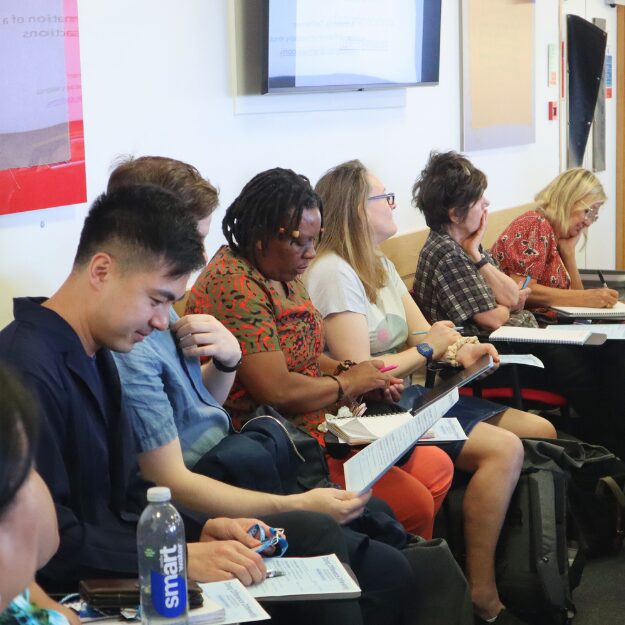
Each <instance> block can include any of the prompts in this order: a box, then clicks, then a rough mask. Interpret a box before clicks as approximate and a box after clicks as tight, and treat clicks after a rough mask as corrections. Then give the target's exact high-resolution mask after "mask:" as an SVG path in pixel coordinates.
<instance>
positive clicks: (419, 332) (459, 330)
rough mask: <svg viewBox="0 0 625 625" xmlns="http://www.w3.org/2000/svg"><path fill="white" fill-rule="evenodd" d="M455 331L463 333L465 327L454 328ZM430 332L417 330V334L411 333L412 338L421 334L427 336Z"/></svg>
mask: <svg viewBox="0 0 625 625" xmlns="http://www.w3.org/2000/svg"><path fill="white" fill-rule="evenodd" d="M454 330H455V331H456V332H462V331H463V330H464V326H454ZM428 332H429V330H416V331H415V332H411V333H410V334H411V335H412V336H419V334H427V333H428Z"/></svg>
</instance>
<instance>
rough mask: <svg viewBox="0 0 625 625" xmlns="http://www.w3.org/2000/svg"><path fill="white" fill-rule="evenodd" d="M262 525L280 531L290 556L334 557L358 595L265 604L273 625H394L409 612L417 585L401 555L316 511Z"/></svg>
mask: <svg viewBox="0 0 625 625" xmlns="http://www.w3.org/2000/svg"><path fill="white" fill-rule="evenodd" d="M262 520H263V521H264V522H265V523H267V524H268V525H270V526H273V527H283V528H284V529H285V530H286V535H287V540H288V541H289V549H288V552H287V554H288V555H289V556H316V555H325V554H328V553H335V554H336V555H337V557H338V559H339V560H340V561H341V562H344V563H346V564H349V566H350V567H351V568H352V570H353V571H354V573H355V575H356V577H357V579H358V583H359V585H360V588H361V589H362V596H361V597H360V599H358V600H350V599H345V600H335V601H293V602H290V603H286V604H283V603H275V604H267V605H265V606H264V607H265V608H266V609H267V611H268V612H270V614H271V617H272V622H274V623H276V622H277V623H280V624H282V623H285V624H287V623H289V624H294V623H297V624H298V625H307V624H310V625H324V624H327V625H338V624H341V625H343V624H345V625H348V624H349V625H351V624H360V623H362V624H363V625H395V624H399V623H402V622H403V620H402V619H403V618H404V615H405V614H406V613H407V612H409V611H410V609H409V606H410V601H411V600H412V597H413V596H414V591H415V589H416V580H415V578H414V575H413V573H412V570H411V568H410V566H409V564H408V561H407V560H406V558H405V557H404V556H403V555H402V553H401V551H399V550H398V549H396V548H395V547H391V546H390V545H387V544H385V543H382V542H379V541H376V540H371V539H370V538H369V537H368V536H366V535H365V534H362V533H360V532H357V531H355V530H353V529H351V528H349V527H345V526H340V525H339V524H338V523H336V521H334V520H333V519H332V518H331V517H330V516H328V515H326V514H321V513H317V512H283V513H278V514H272V515H266V516H263V517H262Z"/></svg>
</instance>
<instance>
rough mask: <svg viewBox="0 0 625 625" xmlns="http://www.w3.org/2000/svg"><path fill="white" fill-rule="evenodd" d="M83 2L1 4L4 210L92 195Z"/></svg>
mask: <svg viewBox="0 0 625 625" xmlns="http://www.w3.org/2000/svg"><path fill="white" fill-rule="evenodd" d="M76 4H77V0H4V1H3V2H2V5H1V6H0V58H1V59H2V63H0V84H2V87H3V94H2V98H0V214H6V213H16V212H21V211H28V210H34V209H39V208H49V207H51V206H62V205H67V204H76V203H79V202H84V201H85V200H86V199H87V193H86V182H85V158H84V141H83V123H82V95H81V84H80V58H79V48H78V13H77V6H76Z"/></svg>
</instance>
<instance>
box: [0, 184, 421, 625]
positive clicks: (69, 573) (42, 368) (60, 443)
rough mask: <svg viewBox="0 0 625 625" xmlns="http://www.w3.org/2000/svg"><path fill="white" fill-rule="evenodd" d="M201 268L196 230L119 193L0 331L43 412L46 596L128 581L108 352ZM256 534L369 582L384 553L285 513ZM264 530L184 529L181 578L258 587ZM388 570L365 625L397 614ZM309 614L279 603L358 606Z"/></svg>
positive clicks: (136, 503) (131, 444) (126, 488)
mask: <svg viewBox="0 0 625 625" xmlns="http://www.w3.org/2000/svg"><path fill="white" fill-rule="evenodd" d="M203 264H204V247H203V243H202V237H201V235H200V234H199V233H198V229H197V223H196V220H195V219H193V218H192V217H191V216H189V215H187V214H186V213H185V211H184V210H183V205H182V204H181V200H180V199H179V198H178V197H177V196H175V195H173V194H171V193H170V192H168V191H166V190H164V189H161V188H158V187H155V186H149V185H147V186H132V187H127V188H120V189H118V190H116V191H113V192H111V193H109V194H103V195H102V196H100V197H99V198H98V199H97V200H96V201H95V203H94V205H93V206H92V208H91V210H90V212H89V215H88V216H87V219H86V221H85V224H84V227H83V230H82V233H81V238H80V243H79V246H78V251H77V254H76V258H75V261H74V266H73V269H72V272H71V273H70V275H69V276H68V278H67V279H66V280H65V282H64V283H63V284H62V285H61V287H60V288H59V290H58V291H57V292H56V293H55V294H54V295H53V296H52V297H50V298H49V299H45V298H20V299H16V300H15V308H14V312H15V320H14V321H13V322H12V323H10V324H9V325H8V326H7V327H6V328H5V329H4V330H2V331H1V332H0V360H3V361H6V362H8V363H10V364H11V365H12V366H13V367H14V368H15V369H17V370H18V371H19V372H20V373H21V374H22V377H23V378H24V380H25V381H26V383H27V384H29V385H30V387H31V388H32V390H33V391H34V393H35V394H36V395H37V397H38V399H39V403H40V406H41V413H42V414H41V416H42V435H41V437H40V444H39V449H38V451H37V468H38V470H39V472H40V473H41V475H42V476H43V478H44V480H45V481H46V483H47V485H48V487H49V489H50V491H51V493H52V497H53V500H54V503H55V507H56V513H57V517H58V523H59V533H60V548H59V551H58V552H57V554H56V555H55V556H54V557H53V558H52V560H51V561H50V562H49V564H48V565H46V567H44V569H42V571H41V575H40V580H41V581H42V582H43V583H44V586H45V587H47V588H48V589H53V588H62V589H69V588H71V587H73V586H75V584H76V582H77V581H78V580H80V579H83V578H85V577H110V576H120V575H122V576H123V575H125V576H136V575H137V551H136V523H137V520H138V516H139V514H140V512H141V510H142V508H143V506H144V505H145V491H146V488H147V486H148V484H147V483H146V482H144V481H143V480H141V479H140V477H139V474H138V471H137V467H136V449H135V441H134V437H133V435H132V432H131V428H130V425H129V422H128V419H127V416H126V414H125V412H124V408H123V406H122V404H121V388H120V381H119V377H118V373H117V369H116V366H115V363H114V361H113V358H112V355H111V352H110V350H113V351H118V352H127V351H130V350H131V349H132V347H133V346H134V345H135V344H136V343H138V342H141V341H142V340H144V338H145V337H146V336H148V335H149V334H150V333H151V332H152V331H153V330H165V329H167V328H168V326H169V309H170V307H171V304H172V303H173V302H174V301H175V300H177V299H179V298H180V297H182V295H183V294H184V292H185V288H186V284H187V280H188V277H189V274H190V272H192V271H193V270H195V269H198V268H200V267H202V266H203ZM203 520H204V519H202V521H203ZM263 521H265V522H266V523H271V524H275V525H282V526H283V527H285V528H286V530H287V538H288V540H289V553H290V554H291V555H316V554H320V553H331V552H336V553H337V555H338V557H339V559H341V560H342V561H344V562H350V563H351V564H352V566H353V567H354V569H355V570H356V571H357V573H358V572H359V571H361V572H362V574H363V575H366V576H367V578H370V579H375V571H376V569H377V570H379V568H380V565H381V564H382V560H380V559H379V558H380V557H382V555H383V553H385V552H384V550H383V549H382V550H381V548H382V547H386V546H385V545H379V546H378V547H377V549H374V548H373V546H374V545H373V543H372V542H370V541H369V539H368V538H367V537H366V536H364V535H358V534H356V533H354V540H353V541H352V542H355V543H357V545H356V547H355V549H354V545H351V547H348V544H347V542H346V539H345V537H344V534H343V533H342V532H341V529H340V526H339V525H338V524H337V523H336V522H335V521H333V520H332V519H331V518H330V517H329V516H327V515H324V514H320V513H315V512H297V511H294V512H285V513H281V514H275V515H269V516H266V517H263ZM263 521H258V520H257V519H225V518H217V519H211V520H208V521H207V522H206V523H205V524H204V525H203V526H202V525H201V524H196V527H195V528H194V529H195V532H193V531H192V529H191V525H188V527H187V529H188V530H189V531H188V532H187V537H188V538H190V539H192V540H197V539H198V538H199V541H198V542H190V543H188V573H189V576H190V577H191V578H194V579H197V580H200V581H213V580H216V579H227V578H230V577H237V578H239V579H240V580H241V581H242V582H243V583H245V584H250V583H252V582H257V581H260V580H261V579H263V577H264V575H265V566H264V564H263V562H262V559H261V557H260V555H259V554H258V553H256V552H255V551H254V548H255V547H256V546H258V545H259V544H260V543H259V542H258V541H257V540H256V539H255V538H252V537H251V536H249V535H248V533H247V531H246V530H247V528H249V527H250V526H251V525H252V524H253V523H254V522H260V523H263ZM265 527H267V526H266V525H265ZM358 536H360V537H359V538H358ZM387 549H390V548H387ZM386 555H387V556H388V554H386ZM392 560H393V562H394V563H395V565H394V567H393V569H391V570H388V571H387V572H386V574H385V575H384V576H383V578H382V579H381V580H380V582H381V585H378V586H377V587H375V585H374V587H373V588H372V589H371V593H366V594H371V597H370V598H368V599H367V600H366V602H365V604H363V605H362V608H363V611H365V612H366V614H367V617H366V621H367V622H371V623H373V622H375V623H382V622H384V623H386V622H389V623H390V622H395V620H396V619H398V618H399V617H400V615H401V614H402V613H403V609H402V606H403V605H405V604H404V601H405V600H406V597H405V593H406V591H407V589H408V588H411V587H412V586H413V584H414V579H413V578H412V574H411V571H410V569H409V567H408V565H407V561H405V560H404V559H403V558H401V557H400V558H399V561H397V559H396V558H393V559H392ZM384 561H385V562H387V561H389V558H388V557H386V559H385V560H384ZM389 584H390V586H389ZM382 588H384V590H383V591H381V589H382ZM377 595H380V596H379V597H378V596H377ZM385 598H386V599H388V601H386V600H383V599H385ZM389 601H390V603H391V604H392V605H393V609H389V606H388V603H389ZM313 603H314V606H313V605H309V606H308V607H306V606H307V604H306V603H302V604H298V605H301V609H298V608H297V607H295V604H286V605H285V607H284V610H285V617H286V618H287V619H288V620H291V621H293V618H294V617H295V616H296V614H295V612H297V618H295V620H296V621H297V622H300V623H305V622H311V623H312V622H315V623H326V622H327V623H330V622H334V620H337V619H338V621H340V622H342V623H355V624H358V623H361V622H362V615H361V606H360V605H359V602H357V601H341V602H339V603H337V602H323V601H318V602H313ZM326 603H327V606H326V608H324V607H323V606H324V604H326ZM365 605H366V606H367V608H366V610H365ZM289 606H290V607H289ZM289 610H290V612H289ZM391 615H392V616H391ZM274 617H276V618H277V617H279V613H278V614H274ZM274 620H275V618H274Z"/></svg>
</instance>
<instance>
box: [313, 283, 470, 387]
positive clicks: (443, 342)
mask: <svg viewBox="0 0 625 625" xmlns="http://www.w3.org/2000/svg"><path fill="white" fill-rule="evenodd" d="M402 303H403V304H404V312H405V313H406V321H407V323H408V330H409V332H415V331H421V330H425V331H427V333H426V334H424V335H419V336H413V335H410V334H409V335H408V341H407V342H408V345H409V347H408V348H407V349H404V350H403V351H401V352H398V353H395V354H385V355H384V356H381V357H380V358H379V360H382V361H383V362H384V365H385V366H387V365H396V366H397V368H396V369H395V370H394V371H393V375H395V376H397V377H400V378H401V377H404V376H406V375H408V374H410V373H412V372H413V371H415V370H416V369H419V368H421V367H423V366H424V365H425V364H426V359H425V358H424V357H423V356H421V354H419V352H418V351H417V350H416V349H414V345H417V344H418V343H428V344H429V345H431V346H432V348H433V349H434V358H441V357H442V356H443V354H444V353H445V350H446V349H447V347H448V346H449V345H450V344H451V343H453V342H454V341H455V340H456V338H458V336H459V334H458V333H457V332H456V331H455V330H454V329H453V324H452V323H451V322H450V321H441V322H438V323H436V324H434V325H433V326H431V327H430V325H429V324H428V322H427V321H426V319H425V317H424V316H423V314H422V313H421V311H420V310H419V308H418V306H417V305H416V304H415V303H414V300H413V299H412V297H411V296H410V294H408V293H406V294H405V295H404V296H403V298H402ZM324 324H325V328H326V340H327V345H328V349H329V350H330V353H331V355H332V356H334V357H335V358H337V359H339V360H343V359H346V358H348V359H350V360H355V361H358V360H365V359H368V358H370V357H371V348H370V343H369V330H368V328H367V320H366V318H365V316H364V315H362V314H359V313H352V312H342V313H337V314H333V315H329V316H328V317H326V318H325V320H324Z"/></svg>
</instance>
